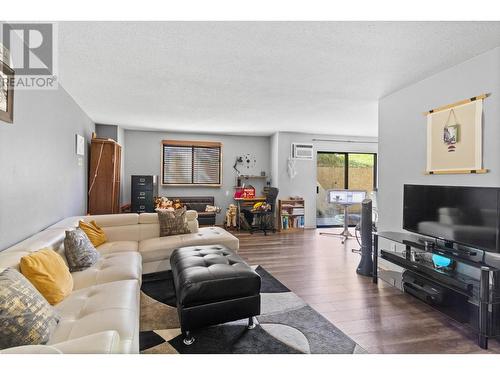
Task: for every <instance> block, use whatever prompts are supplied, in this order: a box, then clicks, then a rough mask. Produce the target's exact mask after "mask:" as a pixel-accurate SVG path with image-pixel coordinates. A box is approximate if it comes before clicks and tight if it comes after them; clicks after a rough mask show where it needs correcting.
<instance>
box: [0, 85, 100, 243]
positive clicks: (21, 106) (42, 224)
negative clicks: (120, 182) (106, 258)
mask: <svg viewBox="0 0 500 375" xmlns="http://www.w3.org/2000/svg"><path fill="white" fill-rule="evenodd" d="M94 129H95V126H94V123H93V122H92V121H91V120H90V119H89V118H88V116H87V115H86V114H85V113H84V112H83V111H82V110H81V108H80V107H79V106H78V105H77V104H76V103H75V101H74V100H73V99H72V98H71V97H70V96H69V95H68V93H67V92H66V91H64V89H63V88H62V87H59V88H58V89H57V90H16V91H15V100H14V123H13V124H7V123H5V122H2V121H0V250H1V249H4V248H7V247H9V246H10V245H12V244H14V243H16V242H19V241H21V240H23V239H24V238H27V237H29V236H31V235H32V234H34V233H36V232H38V231H40V230H42V229H44V228H46V227H47V226H49V225H51V224H53V223H55V222H57V221H59V220H61V219H62V218H64V217H67V216H75V215H83V214H85V213H86V212H87V176H88V163H87V160H88V157H89V148H88V147H87V148H86V150H85V156H84V157H83V158H82V163H81V165H80V164H79V162H78V159H79V157H78V156H77V155H76V149H75V143H76V140H75V139H76V138H75V137H76V134H80V135H82V136H84V137H85V138H86V140H87V142H88V143H89V142H90V137H91V133H92V132H93V131H94Z"/></svg>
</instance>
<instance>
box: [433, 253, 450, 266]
mask: <svg viewBox="0 0 500 375" xmlns="http://www.w3.org/2000/svg"><path fill="white" fill-rule="evenodd" d="M432 262H433V263H434V266H436V267H438V268H445V267H449V266H450V264H451V259H450V258H446V257H443V256H441V255H437V254H433V255H432Z"/></svg>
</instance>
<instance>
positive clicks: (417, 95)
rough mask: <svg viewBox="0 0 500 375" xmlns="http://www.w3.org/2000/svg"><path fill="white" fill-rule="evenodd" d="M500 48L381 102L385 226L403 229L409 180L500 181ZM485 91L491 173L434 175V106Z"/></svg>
mask: <svg viewBox="0 0 500 375" xmlns="http://www.w3.org/2000/svg"><path fill="white" fill-rule="evenodd" d="M499 72H500V48H496V49H494V50H491V51H489V52H487V53H484V54H482V55H479V56H477V57H475V58H473V59H471V60H468V61H466V62H464V63H461V64H459V65H456V66H454V67H452V68H450V69H447V70H445V71H443V72H440V73H438V74H435V75H433V76H431V77H428V78H427V79H425V80H423V81H420V82H418V83H415V84H413V85H411V86H409V87H406V88H404V89H402V90H399V91H397V92H395V93H393V94H391V95H389V96H387V97H385V98H383V99H381V100H380V103H379V193H378V206H379V215H380V216H379V228H380V229H382V230H401V229H402V200H403V184H405V183H415V184H429V185H468V186H500V101H499V97H500V73H499ZM482 93H491V97H489V98H487V99H485V101H484V117H483V139H484V145H483V165H484V167H485V168H488V169H490V172H489V173H487V174H481V175H480V174H478V175H473V174H468V175H465V174H464V175H433V176H427V175H424V174H423V172H424V170H425V167H426V118H425V116H423V115H422V112H425V111H427V110H429V109H432V108H436V107H439V106H441V105H445V104H448V103H453V102H456V101H458V100H461V99H464V98H469V97H473V96H476V95H479V94H482Z"/></svg>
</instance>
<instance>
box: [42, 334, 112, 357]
mask: <svg viewBox="0 0 500 375" xmlns="http://www.w3.org/2000/svg"><path fill="white" fill-rule="evenodd" d="M48 347H49V348H54V349H56V350H58V351H59V352H61V353H63V354H116V353H120V351H119V350H120V335H119V334H118V332H116V331H104V332H99V333H94V334H92V335H88V336H83V337H80V338H78V339H74V340H69V341H64V342H61V343H59V344H55V345H53V346H48Z"/></svg>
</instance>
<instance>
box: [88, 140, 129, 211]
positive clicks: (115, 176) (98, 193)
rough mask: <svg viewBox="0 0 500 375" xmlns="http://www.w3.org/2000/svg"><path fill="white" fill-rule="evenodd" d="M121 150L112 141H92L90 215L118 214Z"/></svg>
mask: <svg viewBox="0 0 500 375" xmlns="http://www.w3.org/2000/svg"><path fill="white" fill-rule="evenodd" d="M121 149H122V148H121V146H120V145H119V144H118V143H116V142H115V141H114V140H112V139H101V138H93V139H92V143H91V147H90V172H89V185H88V186H89V197H88V205H89V207H88V208H89V209H88V211H89V214H90V215H103V214H117V213H119V212H120V168H121Z"/></svg>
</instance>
